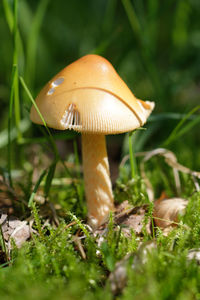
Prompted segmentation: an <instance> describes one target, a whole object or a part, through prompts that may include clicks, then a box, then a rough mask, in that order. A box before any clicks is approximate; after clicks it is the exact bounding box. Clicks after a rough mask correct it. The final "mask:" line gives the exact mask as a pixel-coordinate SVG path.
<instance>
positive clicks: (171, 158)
mask: <svg viewBox="0 0 200 300" xmlns="http://www.w3.org/2000/svg"><path fill="white" fill-rule="evenodd" d="M156 155H160V156H163V157H164V158H165V162H166V163H167V164H168V165H169V166H170V167H171V168H173V173H174V180H175V185H176V190H177V194H178V195H179V194H180V192H181V183H180V178H179V172H182V173H185V174H189V175H191V176H192V179H193V181H194V185H195V188H196V190H197V191H199V190H200V187H199V184H198V182H197V180H196V178H198V179H200V172H197V171H193V170H191V169H189V168H187V167H185V166H183V165H181V164H179V163H178V161H177V158H176V155H175V154H174V153H173V152H172V151H170V150H167V149H164V148H158V149H154V150H152V151H147V152H138V153H136V156H144V158H143V160H142V162H141V164H140V171H141V175H142V178H143V179H144V182H145V184H146V187H147V194H148V197H149V200H150V201H153V200H154V191H153V187H152V185H151V182H150V181H149V179H148V177H147V176H146V173H145V162H147V161H148V160H150V159H151V158H152V157H153V156H156Z"/></svg>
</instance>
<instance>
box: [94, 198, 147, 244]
mask: <svg viewBox="0 0 200 300" xmlns="http://www.w3.org/2000/svg"><path fill="white" fill-rule="evenodd" d="M147 210H148V205H142V206H136V207H133V206H132V205H130V204H129V202H128V201H127V200H126V201H123V202H122V203H121V204H120V205H118V206H117V207H116V210H115V214H114V216H113V221H114V230H119V227H120V228H121V231H122V232H123V233H124V235H125V236H126V237H130V236H131V234H132V231H134V232H135V234H136V235H137V236H142V235H143V229H144V226H145V229H146V232H147V233H148V234H151V233H152V231H151V220H150V218H148V219H147V220H145V215H146V213H147ZM144 220H145V221H147V223H146V224H144ZM107 227H108V222H106V223H104V224H103V225H101V226H100V227H99V228H98V229H97V230H95V231H94V232H93V234H94V236H95V237H96V236H99V237H100V243H101V242H102V241H103V237H104V235H105V234H106V233H107ZM97 242H98V241H97Z"/></svg>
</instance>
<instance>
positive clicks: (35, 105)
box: [20, 76, 58, 159]
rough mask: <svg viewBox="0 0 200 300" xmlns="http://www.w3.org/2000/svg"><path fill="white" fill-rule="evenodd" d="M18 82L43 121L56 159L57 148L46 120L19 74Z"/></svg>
mask: <svg viewBox="0 0 200 300" xmlns="http://www.w3.org/2000/svg"><path fill="white" fill-rule="evenodd" d="M20 82H21V84H22V86H23V88H24V90H25V92H26V94H27V96H28V98H29V99H30V101H31V102H32V104H33V105H34V107H35V109H36V111H37V113H38V115H39V116H40V119H41V120H42V123H43V125H44V127H45V129H46V131H47V133H48V136H49V140H50V142H51V145H52V147H53V150H54V154H55V157H56V159H57V158H58V150H57V147H56V144H55V141H54V139H53V136H52V134H51V132H50V130H49V128H48V127H47V124H46V121H45V120H44V118H43V116H42V114H41V112H40V110H39V108H38V107H37V104H36V103H35V100H34V99H33V96H32V95H31V92H30V91H29V89H28V87H27V85H26V83H25V81H24V79H23V78H22V77H21V76H20Z"/></svg>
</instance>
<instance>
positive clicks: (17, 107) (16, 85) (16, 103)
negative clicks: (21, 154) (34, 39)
mask: <svg viewBox="0 0 200 300" xmlns="http://www.w3.org/2000/svg"><path fill="white" fill-rule="evenodd" d="M13 21H14V23H13V44H14V50H13V65H16V66H17V68H16V74H15V77H14V108H15V124H16V128H17V139H18V141H19V140H20V138H21V137H22V134H21V131H20V128H19V124H20V120H21V116H20V100H19V78H18V0H15V1H14V20H13Z"/></svg>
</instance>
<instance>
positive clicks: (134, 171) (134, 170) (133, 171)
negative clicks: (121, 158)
mask: <svg viewBox="0 0 200 300" xmlns="http://www.w3.org/2000/svg"><path fill="white" fill-rule="evenodd" d="M133 134H134V131H132V132H129V137H128V142H129V156H130V164H131V177H132V178H135V177H136V175H137V165H136V160H135V157H134V155H133V145H132V136H133Z"/></svg>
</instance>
